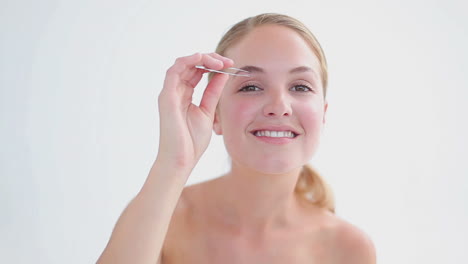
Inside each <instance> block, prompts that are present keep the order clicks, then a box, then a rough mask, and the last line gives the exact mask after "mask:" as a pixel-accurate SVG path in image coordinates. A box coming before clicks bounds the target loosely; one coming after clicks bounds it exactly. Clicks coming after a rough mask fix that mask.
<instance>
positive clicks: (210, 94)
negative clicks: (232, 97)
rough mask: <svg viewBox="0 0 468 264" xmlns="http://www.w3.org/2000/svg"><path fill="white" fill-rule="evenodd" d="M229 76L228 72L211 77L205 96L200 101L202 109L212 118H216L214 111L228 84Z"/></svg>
mask: <svg viewBox="0 0 468 264" xmlns="http://www.w3.org/2000/svg"><path fill="white" fill-rule="evenodd" d="M228 79H229V76H228V75H226V74H217V75H215V76H214V77H213V79H211V81H210V82H209V83H208V85H207V86H206V89H205V91H204V92H203V97H202V99H201V102H200V109H201V110H202V111H203V112H205V113H206V114H207V115H208V116H209V117H210V118H211V119H213V118H214V112H215V110H216V105H217V104H218V101H219V98H220V97H221V93H222V91H223V88H224V85H226V82H227V80H228Z"/></svg>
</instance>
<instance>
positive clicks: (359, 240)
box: [332, 216, 376, 264]
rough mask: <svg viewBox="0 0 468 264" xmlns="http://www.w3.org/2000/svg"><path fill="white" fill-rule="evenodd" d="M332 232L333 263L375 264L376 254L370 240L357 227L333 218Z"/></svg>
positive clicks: (338, 218) (336, 217)
mask: <svg viewBox="0 0 468 264" xmlns="http://www.w3.org/2000/svg"><path fill="white" fill-rule="evenodd" d="M334 218H335V219H334V221H333V223H334V224H333V231H332V247H333V248H334V250H333V251H334V254H333V255H334V256H333V258H334V260H335V261H334V263H347V264H354V263H356V264H358V263H359V264H375V263H376V252H375V246H374V243H373V242H372V240H371V238H370V237H369V236H368V235H367V234H366V233H365V232H364V231H363V230H361V229H360V228H358V227H357V226H355V225H353V224H351V223H349V222H347V221H345V220H344V219H342V218H340V217H338V216H335V217H334Z"/></svg>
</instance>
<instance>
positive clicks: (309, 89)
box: [239, 84, 313, 93]
mask: <svg viewBox="0 0 468 264" xmlns="http://www.w3.org/2000/svg"><path fill="white" fill-rule="evenodd" d="M250 87H255V88H258V89H261V88H260V87H258V86H257V85H254V84H248V85H245V86H243V87H242V88H241V89H239V92H258V90H253V91H252V90H250V91H247V88H250ZM296 87H302V88H305V91H304V90H302V91H299V92H302V93H305V92H313V89H312V88H310V87H309V86H308V85H305V84H298V85H294V86H293V87H292V88H296Z"/></svg>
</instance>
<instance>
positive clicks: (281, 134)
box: [255, 130, 294, 138]
mask: <svg viewBox="0 0 468 264" xmlns="http://www.w3.org/2000/svg"><path fill="white" fill-rule="evenodd" d="M255 136H257V137H287V138H293V137H294V133H293V132H291V131H268V130H259V131H256V132H255Z"/></svg>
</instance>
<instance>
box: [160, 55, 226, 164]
mask: <svg viewBox="0 0 468 264" xmlns="http://www.w3.org/2000/svg"><path fill="white" fill-rule="evenodd" d="M233 64H234V62H233V61H232V60H231V59H228V58H225V57H223V56H221V55H219V54H216V53H210V54H200V53H196V54H194V55H191V56H187V57H181V58H178V59H177V60H176V61H175V63H174V65H173V66H172V67H170V68H169V69H168V70H167V73H166V79H165V81H164V87H163V89H162V91H161V93H160V95H159V98H158V102H159V116H160V140H159V151H158V159H160V160H161V159H162V160H163V161H164V162H169V164H170V165H173V166H177V167H178V168H189V169H192V168H193V167H194V166H195V165H196V163H197V162H198V160H199V159H200V157H201V155H202V154H203V152H205V150H206V148H207V147H208V144H209V142H210V139H211V134H212V129H213V120H214V114H215V110H216V105H217V104H218V101H219V97H220V96H221V92H222V89H223V88H224V85H225V84H226V82H227V80H228V78H229V76H228V75H226V74H215V75H214V76H213V78H212V79H211V81H210V82H209V83H208V85H207V86H206V88H205V91H204V92H203V97H202V99H201V102H200V105H199V106H196V105H194V104H193V103H192V95H193V91H194V88H195V87H196V86H197V84H198V83H199V81H200V79H201V78H202V75H203V73H205V72H206V71H205V70H202V69H197V68H195V66H196V65H203V66H205V67H207V68H211V69H215V70H221V69H225V68H229V67H232V65H233Z"/></svg>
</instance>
